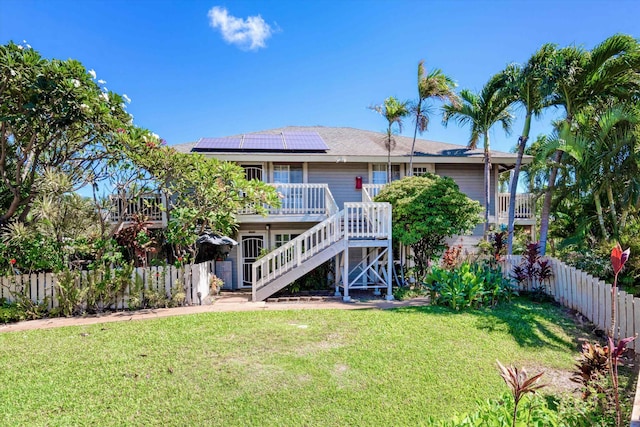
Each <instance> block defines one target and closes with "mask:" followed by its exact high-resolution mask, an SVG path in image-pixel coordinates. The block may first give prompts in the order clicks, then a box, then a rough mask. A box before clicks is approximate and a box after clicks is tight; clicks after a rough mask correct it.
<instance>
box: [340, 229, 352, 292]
mask: <svg viewBox="0 0 640 427" xmlns="http://www.w3.org/2000/svg"><path fill="white" fill-rule="evenodd" d="M342 263H343V266H342V287H343V288H344V296H343V297H342V301H345V302H348V301H351V297H350V296H349V244H348V240H347V241H345V245H344V250H343V251H342Z"/></svg>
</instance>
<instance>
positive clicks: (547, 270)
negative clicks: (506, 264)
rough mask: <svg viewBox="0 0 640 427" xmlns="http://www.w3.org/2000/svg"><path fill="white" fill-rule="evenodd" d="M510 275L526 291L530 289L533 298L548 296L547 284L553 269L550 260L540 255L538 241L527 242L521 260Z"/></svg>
mask: <svg viewBox="0 0 640 427" xmlns="http://www.w3.org/2000/svg"><path fill="white" fill-rule="evenodd" d="M511 277H512V278H513V279H514V280H515V281H516V282H517V283H518V285H520V286H521V287H523V288H524V289H525V290H526V291H530V292H531V296H532V298H533V299H534V300H538V301H545V300H547V299H549V298H550V297H549V296H548V293H547V285H548V282H549V280H550V279H551V277H553V270H552V268H551V263H550V261H549V260H548V259H546V258H543V257H541V256H540V246H539V245H538V243H529V244H527V247H526V251H525V253H524V254H523V258H522V262H521V263H520V264H519V265H516V266H514V267H513V270H512V272H511Z"/></svg>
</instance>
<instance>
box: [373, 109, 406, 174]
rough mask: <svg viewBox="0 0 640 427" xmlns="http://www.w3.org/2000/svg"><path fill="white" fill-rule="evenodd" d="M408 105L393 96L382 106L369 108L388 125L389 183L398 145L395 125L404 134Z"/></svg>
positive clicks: (386, 145)
mask: <svg viewBox="0 0 640 427" xmlns="http://www.w3.org/2000/svg"><path fill="white" fill-rule="evenodd" d="M408 105H409V102H408V101H398V100H397V99H396V98H394V97H393V96H390V97H388V98H387V99H385V100H384V103H383V104H382V105H374V106H372V107H369V108H370V109H372V110H374V111H376V112H377V113H379V114H380V115H381V116H382V117H384V118H385V119H386V120H387V123H388V126H387V134H386V137H385V140H384V147H385V148H386V149H387V183H390V182H391V150H393V148H395V145H396V140H395V138H394V137H393V125H394V124H396V125H397V126H398V132H402V119H403V118H405V117H407V116H408V115H409V107H408Z"/></svg>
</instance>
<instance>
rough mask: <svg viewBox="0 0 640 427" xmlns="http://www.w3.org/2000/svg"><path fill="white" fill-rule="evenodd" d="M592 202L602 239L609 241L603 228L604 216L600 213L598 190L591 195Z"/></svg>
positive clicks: (600, 204) (605, 229) (607, 234)
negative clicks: (594, 205) (594, 206)
mask: <svg viewBox="0 0 640 427" xmlns="http://www.w3.org/2000/svg"><path fill="white" fill-rule="evenodd" d="M593 200H594V202H595V204H596V213H597V214H598V224H600V231H601V232H602V237H603V238H605V239H606V240H609V233H607V228H606V227H605V226H604V215H603V213H602V203H601V202H600V190H598V191H596V192H595V193H594V194H593Z"/></svg>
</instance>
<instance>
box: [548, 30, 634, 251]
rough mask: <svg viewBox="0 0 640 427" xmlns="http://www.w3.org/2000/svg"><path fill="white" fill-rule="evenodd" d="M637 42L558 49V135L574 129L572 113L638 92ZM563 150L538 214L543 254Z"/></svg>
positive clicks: (565, 136) (621, 38)
mask: <svg viewBox="0 0 640 427" xmlns="http://www.w3.org/2000/svg"><path fill="white" fill-rule="evenodd" d="M639 52H640V45H639V44H638V41H637V40H635V39H634V38H633V37H631V36H626V35H620V34H616V35H613V36H611V37H609V38H607V39H606V40H604V41H603V42H602V43H600V44H599V45H598V46H596V47H595V48H593V49H592V50H591V51H586V50H584V49H582V48H579V47H575V46H571V47H566V48H563V49H560V50H558V51H557V53H556V55H555V58H554V64H553V66H552V76H551V78H552V80H553V85H554V88H553V92H552V96H551V104H552V105H555V106H558V107H562V108H563V109H564V112H565V116H564V119H563V120H562V123H561V124H560V138H561V140H564V141H568V140H569V139H570V138H571V136H572V133H573V132H574V130H575V129H573V127H574V126H573V125H574V116H575V115H576V114H577V113H578V112H579V111H581V110H582V109H584V108H586V107H587V106H590V105H594V104H596V103H601V104H602V102H603V100H605V99H607V98H609V99H611V98H613V99H616V100H624V99H628V98H630V97H632V96H638V91H639V90H640V71H639V70H640V54H639ZM562 157H563V151H561V150H557V151H556V152H555V154H554V156H553V159H552V161H551V170H550V173H549V181H548V184H547V189H546V191H545V194H544V202H543V204H542V213H541V215H540V240H539V242H540V252H541V254H542V255H544V254H545V251H546V244H547V234H548V232H549V216H550V211H551V199H552V197H553V190H554V187H555V181H556V177H557V174H558V168H559V166H560V165H561V162H562Z"/></svg>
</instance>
